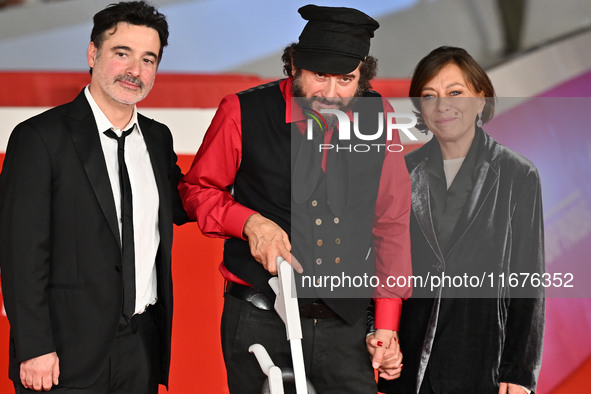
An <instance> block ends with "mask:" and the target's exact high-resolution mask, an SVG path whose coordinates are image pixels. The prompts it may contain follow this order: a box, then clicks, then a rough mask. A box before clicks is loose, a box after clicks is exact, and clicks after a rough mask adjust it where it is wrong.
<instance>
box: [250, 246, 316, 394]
mask: <svg viewBox="0 0 591 394" xmlns="http://www.w3.org/2000/svg"><path fill="white" fill-rule="evenodd" d="M277 272H278V277H273V278H271V279H269V286H271V288H272V289H273V291H274V292H275V294H276V295H277V297H276V299H275V310H276V311H277V313H278V314H279V317H281V320H283V323H285V329H286V333H287V340H288V341H289V345H290V348H291V359H292V363H293V374H292V373H291V371H281V370H280V369H279V367H277V366H276V365H274V364H273V361H272V360H271V358H270V357H269V354H268V353H267V351H266V350H265V348H264V347H263V346H262V345H260V344H254V345H252V346H250V347H249V349H248V350H249V351H250V352H251V353H254V355H255V356H256V358H257V360H258V362H259V365H260V366H261V369H262V370H263V372H264V373H265V375H267V376H268V380H267V381H268V390H270V391H267V384H265V386H264V387H263V394H265V393H270V394H283V379H284V378H285V379H286V380H288V381H291V380H292V379H293V381H294V382H295V387H296V393H297V394H316V390H315V389H314V387H313V386H312V385H311V384H310V383H309V382H308V381H307V380H306V370H305V368H304V353H303V351H302V327H301V324H300V311H299V307H298V299H297V292H296V288H295V278H294V274H293V268H292V266H291V265H290V264H289V263H288V262H287V261H285V260H284V259H283V258H282V257H277Z"/></svg>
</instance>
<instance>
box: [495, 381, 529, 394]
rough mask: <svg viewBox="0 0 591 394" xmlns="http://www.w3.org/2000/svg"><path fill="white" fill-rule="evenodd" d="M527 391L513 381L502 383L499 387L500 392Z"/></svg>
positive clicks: (507, 393)
mask: <svg viewBox="0 0 591 394" xmlns="http://www.w3.org/2000/svg"><path fill="white" fill-rule="evenodd" d="M526 393H527V391H525V390H524V389H523V387H521V386H520V385H518V384H513V383H501V386H500V387H499V394H526Z"/></svg>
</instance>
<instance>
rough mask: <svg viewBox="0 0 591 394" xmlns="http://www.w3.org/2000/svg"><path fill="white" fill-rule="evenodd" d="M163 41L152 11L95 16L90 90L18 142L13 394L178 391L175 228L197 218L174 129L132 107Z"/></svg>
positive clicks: (13, 201) (164, 29) (12, 212)
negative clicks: (182, 189)
mask: <svg viewBox="0 0 591 394" xmlns="http://www.w3.org/2000/svg"><path fill="white" fill-rule="evenodd" d="M167 41H168V23H167V22H166V18H165V16H164V15H163V14H161V13H159V12H158V11H157V10H156V9H155V8H154V7H152V6H151V5H148V4H146V3H145V2H143V1H140V2H121V3H118V4H111V5H109V6H108V7H107V8H105V9H103V10H102V11H100V12H98V13H97V14H96V15H95V16H94V27H93V30H92V33H91V42H90V45H89V46H88V64H89V66H90V74H91V78H90V84H89V85H88V86H87V87H86V88H84V89H83V91H82V92H81V93H80V94H79V95H78V97H76V99H75V100H74V101H72V102H71V103H68V104H64V105H61V106H59V107H56V108H54V109H51V110H49V111H47V112H45V113H42V114H40V115H38V116H35V117H33V118H31V119H28V120H26V121H24V122H23V123H21V124H19V125H18V126H17V127H16V128H15V130H14V131H13V133H12V135H11V137H10V141H9V143H8V148H7V150H6V158H5V161H4V167H3V170H2V173H1V174H0V264H1V267H2V291H3V296H4V302H5V306H6V313H7V316H8V320H9V321H10V366H9V375H10V378H11V379H12V381H13V382H14V386H15V390H16V393H24V392H30V390H35V391H42V390H43V391H49V390H51V392H56V393H65V392H68V393H85V394H88V393H107V392H108V393H153V394H155V393H157V392H158V385H159V384H165V385H166V384H168V370H169V364H170V338H171V327H172V282H171V261H170V259H171V249H172V224H173V221H174V223H177V224H181V223H183V222H185V221H187V220H188V218H187V216H186V214H185V212H184V210H183V208H182V203H181V200H180V198H179V195H178V189H177V185H178V181H179V180H180V179H181V177H182V174H181V172H180V169H179V167H178V166H177V165H176V155H175V153H174V152H173V149H172V136H171V133H170V130H169V129H168V128H167V127H166V126H165V125H163V124H161V123H158V122H156V121H154V120H151V119H148V118H146V117H144V116H142V115H141V114H138V112H137V109H136V106H135V104H136V103H137V102H138V101H140V100H142V99H143V98H144V97H146V95H147V94H148V93H149V92H150V90H151V88H152V85H153V84H154V78H155V75H156V71H157V68H158V64H159V62H160V60H161V58H162V51H163V48H164V47H165V46H166V45H167Z"/></svg>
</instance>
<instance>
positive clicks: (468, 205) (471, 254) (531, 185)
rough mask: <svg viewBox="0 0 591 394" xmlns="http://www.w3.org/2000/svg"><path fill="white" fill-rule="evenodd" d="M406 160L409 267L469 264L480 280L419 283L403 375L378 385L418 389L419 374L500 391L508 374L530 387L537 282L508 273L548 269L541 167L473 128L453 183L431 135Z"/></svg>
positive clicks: (440, 269) (450, 269)
mask: <svg viewBox="0 0 591 394" xmlns="http://www.w3.org/2000/svg"><path fill="white" fill-rule="evenodd" d="M406 163H407V167H408V170H409V172H410V177H411V182H412V215H411V223H410V229H411V243H412V260H413V274H414V275H416V276H421V277H423V278H426V277H427V276H430V277H432V276H440V277H441V275H442V274H445V275H446V276H450V277H458V276H462V277H463V276H464V274H467V275H468V277H478V278H479V279H480V281H481V282H482V286H475V287H474V286H473V285H476V281H474V282H472V286H470V285H468V286H465V285H461V286H460V287H459V288H450V287H448V286H446V287H444V288H442V287H439V288H435V289H433V290H432V291H431V289H430V288H429V285H428V284H424V285H423V286H422V287H420V286H417V287H415V289H414V290H413V297H412V298H411V299H409V300H407V301H406V302H405V303H404V305H403V309H402V317H401V319H402V320H401V325H400V331H399V335H400V344H401V348H402V353H403V355H404V359H403V364H404V368H403V371H402V376H401V377H400V378H399V379H397V380H394V381H391V382H386V381H383V380H381V381H380V390H381V391H383V392H385V393H417V392H418V390H419V387H420V385H421V383H422V382H423V381H425V382H428V383H430V384H431V386H432V387H433V389H434V391H435V392H436V393H438V394H447V393H453V394H458V393H484V394H486V393H491V394H496V393H497V392H498V387H499V384H500V383H501V382H508V383H515V384H519V385H522V386H524V387H527V388H529V389H531V390H532V391H533V392H535V389H536V383H537V377H538V374H539V371H540V366H541V360H542V343H543V333H544V292H543V287H540V288H535V287H531V286H530V287H526V288H511V287H510V286H509V283H508V280H507V279H508V276H509V275H510V274H511V273H516V274H520V273H528V274H530V275H531V274H533V273H535V274H536V275H540V274H542V273H543V272H544V244H543V240H544V231H543V217H542V201H541V189H540V180H539V176H538V172H537V169H536V168H535V167H534V165H533V164H532V163H531V162H530V161H528V160H527V159H525V158H524V157H523V156H521V155H519V154H517V153H515V152H513V151H511V150H509V149H508V148H506V147H504V146H502V145H500V144H499V143H497V142H496V141H495V140H494V139H493V138H491V137H490V136H489V135H488V134H486V133H485V132H484V131H483V130H481V129H479V128H477V130H476V137H475V139H474V142H473V144H472V147H471V148H470V152H469V153H468V156H467V157H466V159H465V160H464V163H463V164H462V168H461V169H460V171H459V172H458V175H457V176H456V178H455V179H454V182H453V183H452V185H451V187H450V189H449V191H448V190H446V189H445V177H444V176H443V163H442V158H441V152H440V148H439V144H438V142H437V140H436V139H435V138H433V139H432V140H431V141H430V142H428V143H427V144H425V145H424V146H423V147H421V148H419V149H417V150H416V151H414V152H411V153H409V154H408V155H407V156H406ZM442 176H443V187H441V184H440V182H441V177H442ZM450 223H451V224H450ZM441 241H444V242H443V243H442V242H441ZM503 276H504V278H505V281H504V283H503V281H502V280H501V278H502V277H503ZM458 283H459V282H458Z"/></svg>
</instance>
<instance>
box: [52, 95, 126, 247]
mask: <svg viewBox="0 0 591 394" xmlns="http://www.w3.org/2000/svg"><path fill="white" fill-rule="evenodd" d="M64 123H65V125H66V128H67V130H68V131H69V132H70V135H71V136H72V141H73V143H74V146H75V147H76V150H77V151H78V156H79V157H80V161H81V162H82V164H83V166H84V171H85V172H86V175H87V176H88V180H89V181H90V184H91V186H92V189H93V190H94V194H95V195H96V198H97V200H98V203H99V205H100V207H101V209H102V211H103V214H104V215H105V219H106V221H107V223H108V224H109V228H110V229H111V232H112V233H113V236H114V237H115V239H116V240H117V243H118V244H119V245H120V246H121V240H120V237H119V226H118V224H117V211H116V209H115V200H114V198H113V190H112V189H111V182H110V181H109V174H108V172H107V165H106V163H105V156H104V155H103V149H102V146H101V141H100V138H99V134H98V129H97V127H96V121H95V119H94V116H93V114H92V110H91V109H90V105H89V104H88V102H87V101H86V97H85V96H84V92H81V93H80V94H79V95H78V97H76V99H75V100H74V101H73V102H72V106H71V111H70V113H69V114H67V115H65V119H64Z"/></svg>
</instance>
